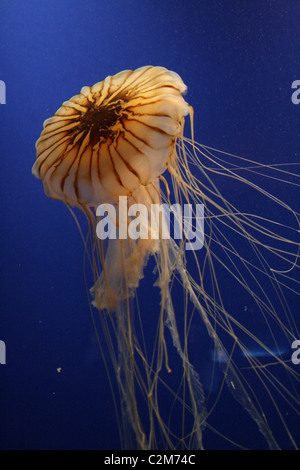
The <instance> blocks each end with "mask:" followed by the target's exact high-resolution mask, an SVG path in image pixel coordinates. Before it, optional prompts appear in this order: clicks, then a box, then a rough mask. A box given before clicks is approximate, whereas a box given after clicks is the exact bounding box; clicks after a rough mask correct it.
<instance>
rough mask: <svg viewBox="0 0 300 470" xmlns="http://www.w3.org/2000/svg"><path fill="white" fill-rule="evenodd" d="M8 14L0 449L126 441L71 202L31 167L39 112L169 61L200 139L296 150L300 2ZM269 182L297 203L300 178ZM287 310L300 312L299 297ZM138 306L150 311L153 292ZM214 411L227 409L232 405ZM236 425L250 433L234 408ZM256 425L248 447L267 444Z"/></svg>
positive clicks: (229, 146) (122, 5)
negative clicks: (49, 189) (57, 197)
mask: <svg viewBox="0 0 300 470" xmlns="http://www.w3.org/2000/svg"><path fill="white" fill-rule="evenodd" d="M0 18H1V20H0V22H1V31H0V54H1V55H0V80H3V81H4V82H5V83H6V104H5V105H1V106H0V139H1V140H0V149H1V167H0V184H1V186H0V202H1V206H0V211H1V244H0V253H1V285H0V289H1V310H0V339H1V340H3V341H5V343H6V347H7V365H6V366H2V365H1V366H0V415H1V418H0V423H1V424H0V426H1V427H0V448H1V449H32V448H33V449H75V448H79V449H93V448H100V449H113V448H118V446H119V440H118V439H119V438H118V433H117V428H116V421H115V418H114V409H113V405H112V400H111V392H110V388H109V385H108V382H107V380H106V374H105V370H104V367H103V364H102V360H101V357H100V354H99V351H98V348H97V344H96V341H95V336H94V333H93V327H92V323H91V321H90V316H89V311H88V304H87V298H86V292H85V289H84V283H83V273H82V257H83V248H82V243H81V240H80V238H79V235H78V231H77V229H76V227H75V224H74V221H73V219H72V217H71V216H70V214H69V213H68V211H67V210H66V208H65V207H64V206H63V205H62V204H61V203H59V202H56V201H52V200H49V199H47V198H46V197H45V196H44V193H43V190H42V185H41V183H40V182H39V181H38V180H36V179H34V178H33V177H32V175H31V167H32V164H33V162H34V159H35V148H34V144H35V141H36V140H37V138H38V137H39V134H40V132H41V129H42V123H43V121H44V120H45V119H46V118H48V117H50V116H51V115H53V113H54V112H55V111H56V109H57V108H59V107H60V105H61V103H62V102H63V101H65V100H66V99H68V98H69V97H71V96H73V95H75V94H77V93H78V92H79V91H80V89H81V87H82V86H83V85H92V84H94V83H96V82H98V81H100V80H102V79H104V78H105V77H106V76H107V75H112V74H115V73H117V72H119V71H121V70H123V69H135V68H137V67H140V66H143V65H148V64H151V65H162V66H164V67H167V68H168V69H170V70H174V71H176V72H177V73H178V74H179V75H180V76H181V77H182V78H183V80H184V82H185V83H186V84H187V85H188V95H187V96H186V99H187V101H188V102H189V103H190V104H191V105H192V106H193V107H194V110H195V134H196V135H195V137H196V140H197V141H198V142H201V143H203V144H206V145H209V146H212V147H215V148H218V149H221V150H224V151H227V152H231V153H235V154H238V155H242V156H244V157H247V158H250V159H253V160H257V161H260V162H262V163H270V162H272V163H274V162H298V161H299V123H300V119H299V113H300V105H298V106H297V105H294V104H293V103H292V101H291V95H292V90H291V84H292V82H293V81H294V80H296V79H300V67H299V66H300V62H299V37H300V7H299V3H298V2H268V1H265V2H261V1H256V0H252V1H251V2H250V1H245V0H244V1H243V0H242V1H240V2H231V1H227V2H216V1H211V0H206V1H201V0H193V1H181V0H177V1H171V0H160V1H159V0H151V1H148V0H127V1H123V0H115V1H106V2H104V1H96V0H85V1H84V0H78V1H76V2H75V1H71V0H62V1H56V0H54V1H51V2H49V1H45V0H38V1H37V0H28V1H26V2H25V1H24V2H23V1H16V0H11V1H8V0H2V1H1V5H0ZM223 184H224V185H226V184H227V183H226V181H225V182H224V183H223ZM266 184H267V186H268V189H269V190H272V184H274V183H272V182H267V183H266ZM220 189H221V190H222V189H224V191H226V187H224V188H222V187H221V188H220ZM273 189H276V191H277V192H276V194H277V196H281V197H284V198H285V200H286V201H287V202H288V203H290V204H292V205H293V207H294V208H295V209H296V210H298V209H299V199H297V198H298V197H299V193H296V188H295V189H293V187H289V191H287V190H286V186H284V187H282V189H281V187H280V185H279V184H277V183H276V188H273ZM233 197H235V195H234V194H233ZM236 197H237V196H236ZM245 197H246V196H245ZM234 202H235V203H238V202H241V203H242V204H243V203H246V202H247V201H245V200H244V201H243V194H238V197H237V199H236V200H235V201H234ZM145 292H146V291H145ZM145 296H146V300H147V294H145ZM240 302H241V303H242V299H241V300H240ZM235 304H239V299H235V300H234V302H232V309H234V308H235ZM292 311H293V312H294V316H295V318H296V320H297V317H298V316H299V302H298V303H297V301H295V302H294V304H293V305H292ZM144 312H145V315H149V316H151V313H152V312H151V308H150V307H149V302H145V305H144ZM199 332H200V328H199ZM196 360H197V357H196ZM199 360H200V359H199ZM207 360H208V358H206V359H205V361H207ZM58 368H61V372H58V371H57V369H58ZM228 414H229V416H228ZM219 419H220V420H222V419H224V420H230V413H229V412H228V410H226V412H225V407H224V416H223V418H222V415H221V416H220V417H219ZM232 426H233V427H235V428H236V429H235V431H237V433H239V432H241V433H242V432H244V433H246V434H247V429H245V427H244V425H243V424H240V421H239V419H236V418H234V419H233V422H232ZM239 426H241V428H240V429H239ZM249 426H250V425H249ZM293 431H294V433H295V434H296V435H297V431H298V422H297V420H295V421H294V423H293ZM250 434H252V432H250V431H249V447H252V448H255V447H261V446H262V445H263V444H262V443H261V439H260V438H258V440H257V441H255V438H254V437H253V436H252V435H251V437H250ZM246 442H247V439H246ZM284 442H285V441H284ZM219 446H221V444H220V443H219V442H218V441H217V440H214V438H213V437H212V438H211V441H210V442H208V447H211V448H214V447H217V448H218V447H219ZM223 446H225V447H226V443H225V444H224V443H223ZM286 446H288V444H286ZM229 447H230V446H229Z"/></svg>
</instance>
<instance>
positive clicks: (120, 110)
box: [33, 66, 299, 449]
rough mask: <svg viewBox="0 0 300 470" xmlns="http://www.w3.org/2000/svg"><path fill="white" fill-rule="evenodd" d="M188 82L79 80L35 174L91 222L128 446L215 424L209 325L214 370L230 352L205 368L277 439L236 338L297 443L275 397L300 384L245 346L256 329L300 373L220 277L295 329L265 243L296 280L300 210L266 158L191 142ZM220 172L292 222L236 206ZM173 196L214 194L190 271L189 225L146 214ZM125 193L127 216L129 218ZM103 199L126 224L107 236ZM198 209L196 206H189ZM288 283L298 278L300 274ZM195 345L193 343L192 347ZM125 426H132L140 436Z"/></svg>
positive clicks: (90, 253)
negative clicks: (178, 232) (175, 228)
mask: <svg viewBox="0 0 300 470" xmlns="http://www.w3.org/2000/svg"><path fill="white" fill-rule="evenodd" d="M186 90H187V87H186V85H185V84H184V83H183V81H182V79H181V78H180V77H179V75H177V74H176V73H175V72H171V71H169V70H167V69H165V68H163V67H153V66H146V67H141V68H139V69H137V70H135V71H132V70H126V71H123V72H120V73H118V74H117V75H114V76H110V77H107V78H106V79H105V80H103V81H102V82H99V83H97V84H96V85H94V86H92V87H83V88H82V90H81V92H80V94H79V95H76V96H74V97H73V98H71V99H70V100H69V101H66V102H65V103H63V105H62V107H61V108H59V110H58V111H57V112H56V113H55V115H54V116H53V117H52V118H50V119H48V120H46V121H45V123H44V129H43V131H42V133H41V136H40V138H39V139H38V141H37V143H36V151H37V158H36V161H35V164H34V166H33V174H34V175H35V176H36V177H38V178H40V179H41V180H42V183H43V186H44V190H45V193H46V195H47V196H48V197H50V198H53V199H58V200H61V201H62V202H64V203H65V204H66V206H67V207H68V208H70V210H71V212H72V215H73V216H74V217H75V220H76V221H77V219H76V215H75V213H74V211H73V209H72V207H75V208H78V209H80V210H81V211H82V212H83V213H84V215H85V218H86V221H87V224H88V231H87V235H86V237H85V236H84V235H83V232H82V230H81V228H80V227H79V228H80V233H81V234H82V238H83V241H84V246H85V255H86V258H87V260H88V263H89V265H90V267H91V271H92V274H93V279H94V285H93V287H92V289H91V294H92V299H93V300H92V303H93V306H94V307H96V309H97V310H98V311H99V318H100V321H101V324H102V329H103V331H104V334H105V336H106V342H107V346H108V348H109V351H110V355H111V362H112V365H113V369H114V372H115V376H116V380H117V387H118V390H119V394H120V412H119V417H118V418H117V419H118V423H119V429H120V437H121V441H122V446H123V447H130V446H133V445H135V446H136V447H138V448H140V449H149V448H151V449H152V448H162V447H165V448H169V449H177V448H178V447H180V448H182V449H191V448H197V449H202V448H203V447H204V445H203V430H204V429H205V427H206V428H208V429H210V430H212V429H213V426H211V425H210V424H209V418H210V415H211V414H212V413H213V412H214V410H215V409H216V408H217V407H218V402H219V400H218V398H217V399H215V398H214V400H215V401H214V402H213V403H211V402H210V396H211V395H212V394H209V393H208V396H205V393H204V388H203V386H202V383H201V371H198V370H196V368H195V367H194V365H193V364H192V363H191V357H193V354H191V345H190V338H191V339H192V338H193V341H191V343H194V345H195V347H196V348H197V350H198V345H199V343H200V342H203V341H202V340H201V338H200V337H199V338H198V337H197V338H196V337H195V336H196V332H197V331H201V335H203V334H204V331H205V332H206V335H207V337H208V342H207V347H208V350H209V351H211V348H213V351H214V353H213V357H214V358H217V359H215V360H214V361H212V371H213V370H214V368H215V367H216V366H217V365H220V370H221V371H222V374H223V377H224V378H223V380H222V381H220V380H219V379H218V380H217V381H216V380H214V379H213V377H210V378H209V381H210V382H211V384H212V386H213V387H216V384H219V383H220V382H221V384H220V390H219V393H218V394H217V396H218V397H219V396H220V395H221V393H222V389H223V387H224V384H225V383H226V384H227V386H228V389H229V390H230V392H231V394H232V396H233V398H234V400H236V401H237V402H238V403H239V404H240V405H242V406H243V408H244V409H245V410H246V411H247V413H248V415H249V416H250V417H251V418H252V419H253V421H254V422H255V423H256V425H257V427H258V429H259V431H260V432H261V434H262V435H263V436H264V438H265V439H266V442H267V444H268V445H269V447H270V448H278V447H279V444H278V442H277V440H276V438H275V437H274V435H273V432H272V428H271V426H270V425H269V422H268V419H267V417H266V415H265V411H264V407H263V405H262V403H261V401H260V400H259V399H258V398H257V396H256V394H255V391H253V388H252V385H251V383H250V384H249V383H248V381H247V380H248V379H247V377H246V374H245V373H244V371H243V370H241V369H240V368H239V367H238V364H237V363H236V362H235V354H234V352H235V350H239V351H240V352H241V353H244V356H245V357H246V358H247V361H248V364H249V369H251V370H252V371H253V373H254V375H255V376H256V378H257V379H258V381H259V382H260V384H261V385H262V387H263V388H264V389H265V390H266V394H267V395H268V397H269V399H270V401H271V403H272V404H273V405H274V409H275V410H276V412H277V414H278V420H279V423H280V424H281V425H283V428H284V429H285V432H286V434H287V435H288V438H289V441H290V442H291V445H293V446H294V447H296V442H295V439H294V437H293V436H292V433H291V432H290V430H289V427H288V425H287V423H286V420H285V417H284V416H283V413H282V412H281V409H280V407H278V406H277V402H276V398H275V393H278V394H279V395H280V397H284V398H286V404H288V405H289V406H290V408H291V409H292V410H293V411H295V410H296V409H297V412H298V411H299V400H298V396H297V395H296V394H293V393H291V392H290V391H289V390H288V389H287V387H286V386H285V385H284V384H283V383H281V382H280V381H279V379H278V378H277V376H276V375H274V374H273V373H272V368H269V366H268V364H265V363H262V362H260V359H259V357H256V356H253V355H251V354H247V344H246V343H247V339H251V341H252V343H253V345H252V346H253V347H254V349H255V348H257V347H259V348H260V349H261V350H262V351H265V352H266V355H264V354H263V353H262V357H265V356H266V357H269V355H271V356H272V358H273V359H274V361H276V364H277V365H278V366H281V367H282V368H283V369H284V372H285V373H286V375H287V377H288V381H289V380H290V379H292V380H296V381H297V380H298V379H299V377H298V375H297V374H296V373H295V371H294V370H292V369H291V368H290V365H289V364H287V363H286V362H285V361H283V360H282V359H281V358H280V356H278V355H276V351H275V350H274V347H273V346H272V345H271V346H267V343H264V342H263V340H262V339H260V338H258V337H256V336H255V334H254V333H253V331H251V329H248V328H250V327H248V324H247V323H246V322H244V323H243V321H242V319H240V318H235V317H234V316H233V315H231V313H230V311H228V308H227V306H226V305H225V300H224V299H223V296H222V295H223V294H222V292H221V291H222V289H221V286H220V283H221V281H220V278H221V280H223V274H224V273H225V274H228V275H229V276H231V279H232V281H231V282H232V283H233V282H235V283H236V285H237V286H238V287H239V288H242V289H244V290H245V292H246V293H247V295H248V297H249V298H250V299H251V301H252V303H253V304H254V305H255V307H253V308H252V309H253V310H255V309H256V310H257V312H258V313H259V315H260V317H261V318H262V319H263V321H264V322H265V328H266V330H268V331H269V335H270V337H271V339H272V338H273V339H274V336H276V335H274V331H275V327H273V323H274V324H275V325H276V327H277V328H278V326H280V328H281V330H282V332H283V336H285V338H288V340H292V338H294V336H295V334H296V328H295V327H294V324H293V321H291V318H290V316H289V311H288V308H287V307H286V302H285V297H284V295H283V293H282V291H283V289H284V287H286V286H285V283H286V282H285V279H283V280H282V279H281V280H278V279H277V278H276V270H275V269H272V270H271V266H270V264H269V255H270V256H272V257H273V258H275V259H277V260H280V261H281V262H284V263H285V269H283V270H282V271H280V270H278V271H277V273H278V275H280V274H282V276H289V279H290V273H291V271H292V270H293V269H294V268H295V266H296V262H297V259H298V246H299V243H298V240H297V239H296V237H295V234H296V235H297V234H298V233H299V221H298V216H297V213H296V212H294V211H292V210H291V209H290V208H289V207H288V206H287V205H286V204H284V203H283V202H281V201H280V200H279V199H277V198H275V197H274V196H273V195H272V194H269V193H268V192H267V191H265V190H264V189H263V188H261V187H260V186H259V185H258V184H257V183H256V181H255V180H254V181H253V180H251V176H254V177H256V176H257V175H259V174H260V173H261V172H262V171H263V170H265V169H266V168H265V166H264V165H259V164H257V163H254V162H252V161H249V160H247V161H246V160H244V161H243V160H242V159H239V158H238V157H236V156H234V155H229V154H225V158H224V154H223V153H222V152H218V151H215V150H214V149H211V148H209V147H204V146H202V145H200V144H198V143H197V142H195V141H194V139H193V110H192V107H191V106H190V105H189V104H188V103H187V102H186V101H185V99H184V98H183V94H184V93H186ZM186 116H189V117H190V123H191V135H192V138H191V139H188V138H186V137H185V136H184V124H185V117H186ZM228 162H230V163H228ZM242 163H244V164H245V166H244V167H242ZM191 165H192V167H193V171H191ZM226 165H227V166H226ZM267 170H268V171H270V173H269V174H267V175H266V177H268V178H271V179H272V180H274V181H280V182H281V183H282V182H286V183H287V184H288V182H287V181H285V180H284V178H285V177H286V176H287V172H286V171H281V170H280V169H279V168H277V167H276V168H272V167H270V166H268V168H267ZM164 172H166V173H165V174H166V175H169V176H168V178H169V181H170V180H171V184H170V183H168V182H167V179H165V177H164V176H163V173H164ZM243 172H244V173H243ZM241 173H242V174H241ZM216 175H218V176H219V175H221V176H222V177H227V178H229V180H232V181H233V182H234V183H235V184H236V185H241V186H242V187H244V188H245V187H247V188H250V189H251V190H252V191H253V192H254V193H255V194H256V195H259V196H261V197H262V198H265V199H267V200H268V201H271V202H272V203H273V204H275V206H276V207H277V208H279V209H282V210H284V211H287V212H289V213H291V214H292V219H294V222H296V228H293V227H290V226H289V225H288V224H287V223H286V224H285V225H283V224H279V223H277V222H274V221H273V220H268V219H266V218H263V217H261V216H259V215H258V216H257V215H255V214H251V213H248V212H245V213H242V212H240V211H239V210H238V209H237V208H236V207H235V206H234V205H233V204H232V203H230V202H229V201H227V200H226V199H224V197H223V196H222V193H221V192H220V191H219V190H218V188H217V187H216V185H215V183H214V176H216ZM244 175H246V176H248V177H249V178H247V177H246V176H244ZM260 176H261V174H260ZM171 193H172V194H171ZM171 197H173V198H174V199H175V201H176V203H177V204H178V205H182V204H184V203H185V202H187V203H190V202H193V204H195V205H196V204H204V205H205V217H206V220H207V227H208V229H209V230H208V233H207V234H206V237H205V247H204V249H205V253H203V254H201V256H197V253H196V252H193V253H192V261H193V263H194V265H195V266H196V273H197V274H196V276H192V275H191V273H190V272H189V264H188V263H187V258H186V255H185V250H184V247H185V241H186V239H185V238H186V233H185V231H184V230H183V231H182V232H183V237H182V238H181V239H180V240H179V241H178V242H177V243H176V242H175V241H174V239H172V238H171V237H164V236H163V235H162V233H163V230H162V228H163V226H164V224H167V221H166V219H165V216H164V215H162V216H161V215H160V214H159V213H158V215H157V216H156V217H157V220H156V221H155V222H156V223H154V224H149V220H148V215H149V214H150V213H151V208H152V207H153V206H154V205H159V204H161V203H162V202H164V203H166V204H167V205H168V204H171V202H170V198H171ZM124 200H125V201H126V210H128V213H129V217H128V218H124V217H123V215H124V210H123V206H122V201H124ZM136 204H137V205H138V204H140V205H141V207H144V208H145V209H146V211H145V215H143V210H141V211H140V214H139V215H138V221H139V226H140V227H139V228H140V232H141V233H143V236H140V237H138V238H135V237H130V223H131V220H132V217H133V215H136V213H134V211H133V209H134V206H135V205H136ZM99 208H100V209H99ZM114 208H117V209H118V210H116V211H114ZM130 210H131V213H130ZM103 211H104V212H105V211H106V213H107V220H109V221H110V222H109V223H110V224H111V226H112V227H113V228H114V233H117V234H118V236H117V237H112V238H109V237H108V239H107V240H104V239H102V238H101V236H100V237H99V236H98V235H99V230H98V228H99V227H98V224H97V218H99V216H103V213H104V212H103ZM130 214H131V215H130ZM197 214H198V212H197V211H196V210H194V211H193V214H192V215H193V216H194V217H195V215H197ZM124 220H125V222H124ZM77 224H78V222H77ZM78 225H79V224H78ZM278 226H280V230H281V229H282V231H280V233H279V234H277V233H276V230H275V229H276V228H277V227H278ZM228 231H229V232H231V233H233V234H234V235H235V236H238V237H240V238H241V239H242V240H243V242H244V243H246V252H247V251H249V252H250V254H251V256H250V255H249V258H247V256H246V255H245V256H244V255H241V254H240V253H239V251H237V250H236V248H235V246H234V245H233V244H232V242H231V239H230V235H228V233H227V232H228ZM285 231H286V232H285ZM120 234H121V236H120ZM260 237H261V238H260ZM272 242H274V243H273V244H272ZM282 245H283V246H282ZM203 251H204V250H203ZM150 257H152V258H153V259H154V260H155V264H156V282H155V285H156V286H157V287H158V288H159V289H160V297H161V300H160V304H159V305H157V309H156V312H155V314H153V324H154V325H155V328H154V332H155V334H154V335H153V338H146V334H145V331H146V327H145V326H144V321H145V318H144V317H145V316H147V315H144V314H143V310H142V309H141V310H140V308H139V301H138V291H139V284H140V281H141V279H142V278H143V276H144V269H145V266H146V265H147V262H148V259H149V258H150ZM189 261H191V260H189ZM217 265H218V267H217ZM219 267H220V269H221V270H222V272H221V271H220V277H219V274H218V273H219V271H218V270H219ZM261 279H263V280H264V279H266V280H267V281H268V282H269V285H270V289H272V293H271V292H266V290H265V289H264V288H262V287H261ZM174 286H175V287H174ZM180 289H182V293H183V295H182V298H183V303H182V304H180V306H178V305H176V304H175V303H174V300H173V297H172V296H173V294H174V291H175V293H176V292H177V291H179V290H180ZM290 289H291V290H294V291H296V289H297V287H294V288H290ZM272 296H274V297H276V296H277V299H278V303H279V304H280V306H281V308H282V310H283V317H284V318H285V319H288V320H287V321H286V323H284V320H283V319H282V317H280V318H279V317H278V315H277V312H276V308H275V307H274V303H273V302H272V300H273V299H272ZM92 312H93V311H92ZM107 313H108V315H107ZM200 323H201V327H200ZM166 330H167V331H169V333H170V337H171V341H170V340H168V338H167V334H166ZM276 331H277V330H276ZM201 335H200V333H199V336H201ZM112 337H114V339H112ZM291 342H292V341H291ZM275 343H276V338H275ZM268 344H269V343H268ZM100 348H102V345H101V344H100ZM171 348H173V349H174V350H175V351H176V354H177V357H179V359H180V361H179V362H180V366H177V367H175V369H176V373H175V372H172V370H173V369H174V360H172V362H173V366H172V367H170V358H169V355H170V350H171ZM198 355H199V354H198V352H197V354H194V357H197V356H198ZM207 362H208V360H207V361H206V363H207ZM107 369H109V367H107ZM108 373H109V371H108ZM176 374H177V376H176V377H175V378H174V375H176ZM199 374H200V375H199ZM217 376H218V377H219V371H218V372H217ZM272 387H273V389H272ZM206 389H207V387H206ZM205 391H206V390H205ZM214 396H215V394H214ZM161 397H163V399H162V398H161ZM166 403H167V404H170V406H169V410H166V409H165V408H166ZM142 404H144V407H143V406H142ZM141 408H143V410H141ZM145 410H146V416H145ZM117 414H118V410H117ZM179 416H180V420H178V417H179ZM178 421H180V423H179V425H178ZM216 432H218V431H216ZM129 434H130V435H133V441H134V444H133V441H132V440H130V439H129V437H128V436H129ZM219 434H220V433H219ZM228 440H229V438H228ZM237 446H238V444H237Z"/></svg>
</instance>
